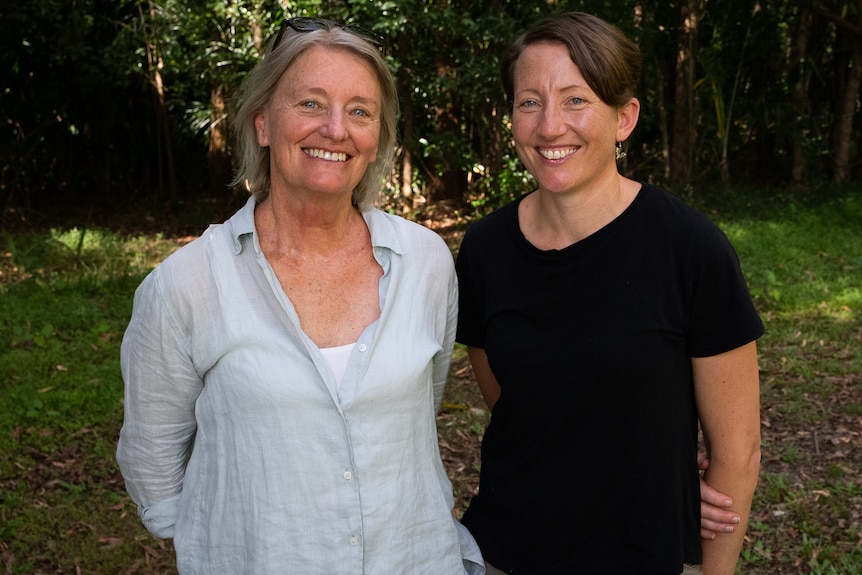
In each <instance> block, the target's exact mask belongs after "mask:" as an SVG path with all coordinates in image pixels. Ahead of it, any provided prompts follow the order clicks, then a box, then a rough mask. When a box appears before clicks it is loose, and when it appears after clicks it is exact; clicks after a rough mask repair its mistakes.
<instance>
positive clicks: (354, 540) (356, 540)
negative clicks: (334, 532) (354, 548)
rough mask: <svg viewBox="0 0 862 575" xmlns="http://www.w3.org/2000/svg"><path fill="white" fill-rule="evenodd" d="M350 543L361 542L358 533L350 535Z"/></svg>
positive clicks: (356, 543)
mask: <svg viewBox="0 0 862 575" xmlns="http://www.w3.org/2000/svg"><path fill="white" fill-rule="evenodd" d="M350 544H351V545H358V544H359V537H357V536H356V535H351V536H350Z"/></svg>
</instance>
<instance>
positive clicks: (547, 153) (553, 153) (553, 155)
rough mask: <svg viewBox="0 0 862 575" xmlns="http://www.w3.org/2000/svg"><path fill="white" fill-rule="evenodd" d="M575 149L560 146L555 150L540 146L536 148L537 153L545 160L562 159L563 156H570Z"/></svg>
mask: <svg viewBox="0 0 862 575" xmlns="http://www.w3.org/2000/svg"><path fill="white" fill-rule="evenodd" d="M576 151H577V148H562V149H556V150H545V149H542V148H538V152H539V155H540V156H542V157H543V158H545V159H546V160H562V159H563V158H567V157H569V156H571V155H572V154H574V153H575V152H576Z"/></svg>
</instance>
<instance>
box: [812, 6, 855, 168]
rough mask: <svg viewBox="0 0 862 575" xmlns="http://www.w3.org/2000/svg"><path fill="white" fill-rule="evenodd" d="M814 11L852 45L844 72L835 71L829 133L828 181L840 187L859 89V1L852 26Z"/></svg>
mask: <svg viewBox="0 0 862 575" xmlns="http://www.w3.org/2000/svg"><path fill="white" fill-rule="evenodd" d="M816 9H817V11H818V12H819V13H820V14H822V15H823V16H825V17H826V18H828V19H829V20H830V21H831V22H832V23H834V24H835V25H836V26H838V28H839V30H838V32H839V36H840V35H841V34H842V33H844V34H847V35H848V42H849V43H851V44H852V50H851V53H852V55H851V57H850V59H849V61H847V65H846V66H847V67H846V69H845V70H838V71H837V72H838V73H837V76H838V78H839V81H840V84H841V85H840V86H839V90H838V93H837V102H836V107H837V109H836V113H835V122H834V126H835V128H834V131H833V133H832V180H833V181H835V182H839V183H840V182H844V181H846V180H847V176H848V166H849V163H850V148H851V144H852V138H853V117H854V116H855V112H856V100H857V98H858V97H859V88H860V86H862V0H857V2H856V11H855V12H856V18H857V20H856V22H851V21H849V20H846V19H844V18H842V17H841V16H839V15H837V14H833V13H832V12H830V11H829V10H828V9H826V8H824V7H822V6H819V5H818V6H817V7H816ZM839 61H840V60H839ZM842 80H843V81H842Z"/></svg>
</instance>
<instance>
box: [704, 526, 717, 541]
mask: <svg viewBox="0 0 862 575" xmlns="http://www.w3.org/2000/svg"><path fill="white" fill-rule="evenodd" d="M715 537H716V533H715V532H713V531H708V530H706V529H701V530H700V538H701V539H706V540H707V541H712V540H713V539H715Z"/></svg>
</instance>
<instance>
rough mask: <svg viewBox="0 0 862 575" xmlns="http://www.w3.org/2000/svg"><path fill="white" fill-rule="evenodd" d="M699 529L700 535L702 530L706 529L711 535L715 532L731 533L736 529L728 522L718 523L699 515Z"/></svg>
mask: <svg viewBox="0 0 862 575" xmlns="http://www.w3.org/2000/svg"><path fill="white" fill-rule="evenodd" d="M700 531H701V537H703V532H704V531H708V532H710V533H712V534H713V535H714V534H717V533H733V532H734V531H736V526H735V525H731V524H729V523H719V522H716V521H712V520H710V519H706V518H703V517H701V519H700Z"/></svg>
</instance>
